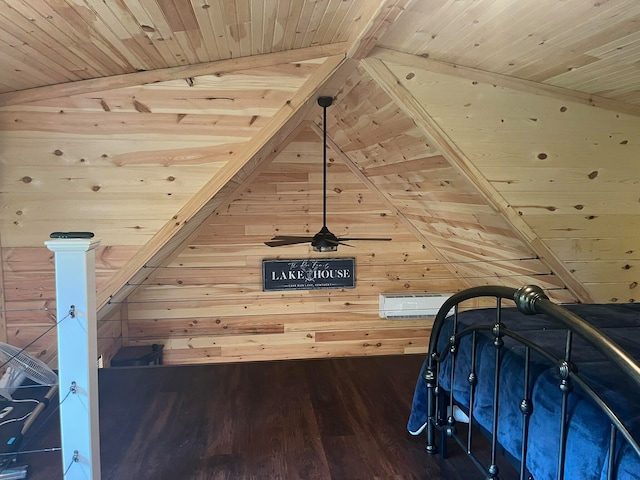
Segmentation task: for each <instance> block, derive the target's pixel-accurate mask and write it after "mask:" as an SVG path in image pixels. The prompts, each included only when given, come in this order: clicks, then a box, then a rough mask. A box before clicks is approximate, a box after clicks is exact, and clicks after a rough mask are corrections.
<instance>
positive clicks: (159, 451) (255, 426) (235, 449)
mask: <svg viewBox="0 0 640 480" xmlns="http://www.w3.org/2000/svg"><path fill="white" fill-rule="evenodd" d="M423 358H424V357H423V355H411V356H385V357H368V358H345V359H327V360H306V361H282V362H260V363H241V364H228V365H207V366H182V367H172V366H161V367H131V368H128V367H127V368H111V369H103V370H101V371H100V377H99V378H100V429H101V462H102V479H103V480H129V479H131V480H134V479H135V480H146V479H153V480H183V479H185V480H188V479H197V480H213V479H216V480H217V479H220V480H222V479H305V480H306V479H339V480H348V479H363V480H364V479H366V480H370V479H432V480H436V479H460V480H462V479H464V480H468V479H473V478H482V476H481V475H479V474H478V473H477V472H476V471H475V470H473V467H472V465H471V462H470V461H469V460H468V459H467V458H466V456H465V455H463V453H462V452H460V451H458V450H457V449H452V452H451V453H452V456H451V458H450V459H448V460H446V461H441V460H439V458H434V457H430V456H428V455H427V454H426V453H425V452H424V437H422V436H420V437H411V436H410V435H409V434H408V433H407V432H406V428H405V426H406V422H407V418H408V415H409V409H410V405H411V399H412V395H413V388H414V384H415V380H416V376H417V374H418V372H419V368H420V364H421V362H422V360H423ZM50 408H51V407H50ZM43 418H45V416H44V415H43ZM42 423H44V422H42ZM32 431H34V432H35V433H36V434H37V435H36V438H33V439H31V440H29V445H28V447H29V448H30V449H31V448H38V447H51V446H59V444H60V440H59V426H58V417H57V415H53V416H51V418H50V419H49V420H47V422H46V423H45V424H44V425H43V426H42V427H39V426H38V425H35V426H34V428H33V429H32ZM20 459H21V460H22V461H23V462H27V463H30V464H31V470H32V474H31V476H30V478H31V479H32V480H56V479H61V478H62V461H61V459H60V453H59V452H56V453H39V454H31V455H22V456H21V458H20Z"/></svg>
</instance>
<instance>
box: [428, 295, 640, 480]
mask: <svg viewBox="0 0 640 480" xmlns="http://www.w3.org/2000/svg"><path fill="white" fill-rule="evenodd" d="M479 297H492V298H494V299H495V301H496V305H495V312H496V316H495V320H494V321H493V322H492V323H491V324H485V325H473V326H472V327H466V328H463V329H462V330H460V331H458V316H459V305H460V303H461V302H464V301H467V300H470V299H474V298H479ZM505 299H506V300H511V301H513V302H514V303H515V306H516V307H517V309H518V311H519V312H521V313H523V314H525V315H535V314H546V315H547V317H548V318H550V319H552V320H553V321H554V322H557V323H558V324H560V325H561V326H562V327H564V329H565V331H566V338H565V341H564V344H565V348H564V353H563V355H557V354H553V353H551V352H549V351H546V350H545V349H544V348H541V347H540V346H539V345H537V344H536V343H535V342H532V341H530V340H528V339H527V338H525V337H523V336H522V335H519V334H518V333H516V332H514V331H511V330H509V328H507V326H505V325H504V324H503V323H502V313H501V312H502V301H503V300H505ZM452 309H453V311H454V313H453V315H451V316H447V315H448V313H449V312H450V311H451V310H452ZM445 325H448V326H449V327H450V328H451V332H452V333H451V334H450V335H449V338H448V341H447V344H446V347H445V348H442V346H441V347H440V348H441V349H442V351H439V349H438V344H439V337H440V334H441V332H442V330H443V327H444V326H445ZM481 332H490V333H489V334H490V336H491V339H492V342H491V343H492V344H493V346H494V347H495V366H494V372H493V376H494V377H493V384H494V391H493V396H494V398H493V422H492V424H491V428H490V431H489V432H486V433H488V435H489V439H490V441H491V453H490V457H491V458H490V461H489V465H488V466H486V467H485V466H484V465H483V464H482V463H481V462H480V461H479V460H478V458H477V457H476V455H475V454H474V452H473V451H472V446H471V438H472V431H473V429H472V428H471V426H472V425H473V424H474V409H473V405H474V394H475V390H476V385H477V382H478V377H477V374H476V365H475V362H476V353H475V348H476V344H477V335H479V334H480V333H481ZM464 336H471V338H472V340H471V345H472V349H473V350H472V352H471V360H470V362H471V366H470V371H469V372H468V376H467V382H468V385H469V405H468V406H465V407H466V408H467V409H468V410H467V411H468V416H469V429H468V434H467V439H466V442H465V440H464V439H462V438H461V437H460V436H459V435H458V433H457V428H456V418H455V415H453V413H452V410H453V408H454V405H455V400H454V392H453V386H454V385H455V378H454V375H455V370H456V368H455V361H456V356H457V354H458V348H459V343H460V339H461V338H463V337H464ZM574 336H575V337H578V338H582V339H584V341H586V342H588V344H590V345H591V346H592V347H593V348H594V349H595V350H597V351H598V352H599V353H600V354H601V355H602V356H604V357H605V358H606V359H609V360H610V361H612V362H614V363H615V365H616V366H617V368H619V369H620V371H622V372H624V374H625V376H626V378H627V379H628V381H629V382H630V383H631V384H632V385H634V387H635V388H636V389H637V391H638V392H640V364H639V363H638V362H637V361H636V360H635V359H634V358H633V357H631V356H630V355H629V354H628V353H627V352H626V351H624V350H623V349H622V348H621V347H620V346H618V345H617V344H616V343H615V342H614V341H612V340H611V339H610V338H609V337H607V336H606V335H604V334H603V333H602V332H600V331H599V330H598V329H597V328H595V327H593V326H592V325H590V324H588V323H586V322H585V321H584V320H582V319H581V318H580V317H579V316H577V315H576V314H574V313H573V312H571V311H569V310H567V309H565V308H564V307H562V306H560V305H557V304H555V303H553V302H551V301H550V300H549V298H548V297H547V296H546V295H545V294H544V292H543V291H542V289H540V288H539V287H537V286H526V287H522V288H520V289H515V288H510V287H503V286H483V287H475V288H470V289H467V290H464V291H462V292H460V293H457V294H455V295H453V296H452V297H450V298H449V299H448V300H447V301H446V302H445V303H444V305H443V306H442V308H441V309H440V311H439V312H438V314H437V316H436V318H435V321H434V324H433V327H432V333H431V338H430V342H429V352H428V357H427V359H426V367H425V370H424V377H423V378H424V381H425V384H426V388H427V407H426V408H427V426H426V436H427V444H426V451H427V452H428V453H431V454H434V453H437V452H438V447H437V444H436V432H439V433H440V435H439V436H440V452H441V453H443V454H446V439H447V438H452V439H454V440H455V441H456V442H457V443H458V444H459V445H460V446H461V447H462V448H463V449H464V450H466V453H467V455H469V457H470V458H471V460H472V461H473V462H474V463H475V464H476V466H477V467H478V468H479V469H480V470H481V471H483V472H484V474H485V475H487V478H491V479H498V478H499V474H500V472H499V468H498V465H497V461H496V457H497V455H498V451H499V445H498V442H499V439H498V433H497V432H498V404H499V400H500V369H501V357H502V347H503V345H504V338H505V337H509V338H511V339H513V340H514V341H516V342H517V343H519V344H521V345H522V346H523V348H524V371H523V376H524V381H523V391H522V399H521V401H520V404H519V405H518V408H519V410H520V412H521V414H522V432H521V435H522V450H521V452H519V453H520V459H521V461H520V465H519V469H520V478H521V479H523V480H524V479H528V478H532V477H531V476H530V474H529V473H528V471H527V468H526V464H527V455H528V451H527V448H528V426H529V419H530V416H531V413H532V410H533V405H532V398H531V391H530V385H529V375H530V372H529V367H530V358H531V353H532V352H537V354H539V355H541V356H542V357H544V358H545V359H546V360H548V362H550V364H553V365H555V366H556V368H557V373H558V374H559V378H560V382H559V385H558V387H559V390H560V392H561V394H560V396H561V406H560V408H561V414H560V419H561V421H560V425H559V426H558V429H559V432H560V433H559V438H560V442H559V443H560V444H559V445H558V461H557V478H558V479H563V478H564V470H565V459H566V451H565V448H566V443H567V428H568V419H567V415H568V402H569V399H570V395H571V393H572V391H573V390H574V387H575V386H576V385H579V386H580V388H581V390H582V391H583V392H584V393H586V395H588V396H589V397H590V398H591V399H592V400H593V402H594V403H595V404H596V405H597V406H598V407H599V408H600V409H601V410H602V411H603V412H604V413H605V414H606V415H607V417H608V418H609V421H610V425H611V427H610V440H609V453H608V457H609V465H608V476H609V477H608V478H615V477H613V475H614V471H615V468H614V465H613V462H614V461H615V457H616V455H615V448H616V444H617V442H618V437H619V436H620V435H621V436H622V437H624V439H625V440H626V442H628V444H629V445H630V446H631V447H632V448H633V450H635V452H636V454H637V455H638V456H639V457H640V446H639V445H638V439H635V438H633V436H632V435H631V433H630V432H629V430H628V429H627V428H626V426H625V425H624V423H623V421H622V420H621V419H620V418H619V417H618V415H617V413H616V412H615V411H614V410H613V409H612V408H611V407H610V406H609V405H608V404H607V402H605V400H604V399H603V398H602V396H601V395H599V394H598V392H597V391H595V390H594V389H593V388H592V387H591V386H590V385H589V383H588V382H586V381H585V380H584V378H583V377H581V375H580V374H579V372H578V368H577V366H576V365H575V364H574V363H573V361H572V353H573V342H574ZM440 343H441V342H440ZM441 345H442V344H441ZM447 356H450V359H449V361H450V362H451V365H450V376H451V378H450V385H451V387H452V388H451V391H450V392H446V394H447V395H445V392H444V391H443V389H442V388H441V386H440V383H439V373H440V371H439V368H440V365H441V363H442V362H443V361H444V359H445V358H447Z"/></svg>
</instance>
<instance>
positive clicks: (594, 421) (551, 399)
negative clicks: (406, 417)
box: [409, 287, 640, 480]
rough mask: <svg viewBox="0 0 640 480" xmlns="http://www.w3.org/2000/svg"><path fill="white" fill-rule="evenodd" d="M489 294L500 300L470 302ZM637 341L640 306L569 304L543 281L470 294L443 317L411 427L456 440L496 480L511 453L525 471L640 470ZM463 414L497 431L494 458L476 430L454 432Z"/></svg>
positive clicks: (430, 443)
mask: <svg viewBox="0 0 640 480" xmlns="http://www.w3.org/2000/svg"><path fill="white" fill-rule="evenodd" d="M486 296H490V297H493V298H494V299H495V305H496V306H495V308H485V309H477V310H471V311H463V310H464V306H465V304H464V302H465V301H467V300H470V299H475V298H478V297H486ZM509 300H511V301H514V302H515V305H516V307H512V308H507V306H506V304H510V305H513V303H511V302H510V301H509ZM503 303H505V307H503ZM452 308H454V312H455V313H454V314H453V315H451V316H448V317H447V313H448V312H449V311H450V310H451V309H452ZM639 339H640V304H624V305H620V304H611V305H566V306H564V307H563V306H559V305H556V304H554V303H553V302H551V301H549V300H548V299H547V297H546V296H545V295H544V293H543V292H542V290H540V289H538V288H536V287H525V288H523V289H520V290H515V289H512V288H507V287H478V288H472V289H469V290H467V291H464V292H461V293H459V294H457V295H454V296H453V297H451V298H450V299H449V300H448V301H447V302H446V303H445V304H444V305H443V307H442V309H441V310H440V312H439V313H438V315H437V317H436V320H435V322H434V326H433V331H432V337H431V342H430V346H429V354H428V356H427V359H426V360H425V363H424V365H423V369H422V372H421V377H420V379H419V381H418V385H417V386H416V391H415V396H414V402H413V407H412V412H411V417H410V421H409V430H410V431H411V432H413V433H418V432H419V431H420V430H421V429H422V427H423V426H424V427H425V430H426V433H427V447H426V448H427V451H428V452H430V453H435V452H436V451H437V450H438V449H439V450H440V451H441V452H442V453H445V454H446V449H447V447H446V445H447V441H448V440H449V439H455V440H456V441H457V443H459V444H460V446H461V447H462V448H463V449H464V450H465V451H468V452H469V455H470V457H471V458H472V459H473V460H474V462H475V463H476V464H477V466H478V467H479V468H480V469H481V470H483V471H484V473H485V475H486V476H487V478H500V471H499V468H498V466H497V465H496V463H495V458H496V455H497V454H498V453H504V454H505V455H506V456H507V457H508V458H510V459H511V461H512V462H513V463H514V464H517V465H518V466H519V467H518V468H519V470H520V478H522V479H529V478H534V479H535V480H544V479H563V478H567V479H574V478H580V479H598V480H600V479H625V480H626V479H638V478H640V447H639V446H638V443H639V439H640V402H639V401H638V398H639V397H640V363H639V362H638V360H640V341H639ZM456 411H461V412H462V413H463V414H466V416H467V417H468V418H469V421H470V425H471V426H473V427H474V428H470V429H469V431H471V432H478V431H479V432H481V433H482V434H484V435H486V436H487V437H488V438H490V439H491V442H492V454H491V457H490V459H489V460H488V462H487V463H486V464H483V463H482V462H480V461H479V460H477V458H476V457H475V455H474V453H473V449H472V448H471V447H470V445H471V444H472V438H473V434H469V435H466V437H465V438H462V437H460V436H459V435H457V432H458V426H459V424H460V421H459V418H460V417H461V415H455V414H454V412H456ZM465 430H466V429H465ZM438 433H439V434H440V435H439V437H440V438H439V442H438V441H437V436H438V435H437V434H438Z"/></svg>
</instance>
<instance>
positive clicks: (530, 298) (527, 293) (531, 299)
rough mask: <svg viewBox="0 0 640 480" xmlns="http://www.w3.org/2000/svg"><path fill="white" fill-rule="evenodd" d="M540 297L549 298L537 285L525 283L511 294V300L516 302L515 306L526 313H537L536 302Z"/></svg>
mask: <svg viewBox="0 0 640 480" xmlns="http://www.w3.org/2000/svg"><path fill="white" fill-rule="evenodd" d="M541 299H544V300H549V297H547V296H546V295H545V294H544V291H543V290H542V289H541V288H540V287H538V286H537V285H527V286H525V287H522V288H519V289H518V290H517V291H516V293H514V295H513V301H514V302H516V307H518V310H520V311H521V312H522V313H524V314H526V315H533V314H535V313H538V312H537V311H536V302H537V301H538V300H541Z"/></svg>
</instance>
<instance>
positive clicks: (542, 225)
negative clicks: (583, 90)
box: [389, 64, 640, 302]
mask: <svg viewBox="0 0 640 480" xmlns="http://www.w3.org/2000/svg"><path fill="white" fill-rule="evenodd" d="M389 66H390V68H391V69H392V70H393V71H394V73H395V75H396V77H397V78H398V80H399V82H401V83H402V84H403V85H404V86H406V88H407V89H408V90H409V91H410V92H411V93H412V94H413V95H414V97H415V98H416V99H418V100H419V101H420V103H421V104H422V105H423V106H425V108H426V109H427V110H428V111H429V113H430V115H432V117H433V118H434V119H435V120H436V121H437V122H438V123H439V125H440V126H441V127H442V129H443V130H445V131H446V132H447V133H448V135H449V136H450V138H451V139H452V141H453V142H455V144H456V145H457V146H458V147H459V148H460V149H461V150H462V151H463V152H464V154H465V155H466V156H467V158H469V159H470V161H471V162H473V164H474V165H475V166H476V167H477V169H478V170H479V171H480V173H481V175H483V176H484V177H485V178H486V179H487V180H488V181H489V182H491V184H492V185H493V186H494V187H495V189H496V191H497V192H498V193H499V195H501V196H502V197H503V198H504V200H505V201H506V202H507V203H508V204H509V205H510V206H511V208H513V209H514V211H515V212H517V215H519V216H520V218H522V219H523V220H524V221H525V222H526V223H527V224H528V225H529V226H530V227H531V229H532V230H533V231H534V232H535V234H536V235H537V236H538V237H539V239H540V240H541V241H542V242H544V243H545V244H546V245H547V246H548V248H549V249H551V250H552V251H553V252H554V253H555V255H556V256H557V257H558V258H559V259H560V260H561V261H562V262H564V264H565V265H566V266H567V268H568V269H569V270H570V271H571V272H572V273H573V275H574V276H575V278H576V279H577V280H578V281H579V282H580V283H581V284H582V285H584V287H585V288H586V289H587V290H588V291H589V293H590V294H591V297H592V298H593V299H594V301H596V302H634V301H638V300H639V299H640V293H638V292H639V290H638V288H637V287H638V284H639V283H640V275H639V272H640V248H638V241H637V239H638V238H639V237H640V201H639V196H638V185H639V184H640V166H639V165H638V157H639V156H640V141H639V137H638V131H640V118H639V117H637V116H632V115H628V114H623V113H617V112H614V111H610V110H604V109H600V108H597V107H592V106H587V105H583V104H578V103H574V102H571V101H567V100H563V99H559V98H549V97H545V96H544V95H535V94H533V93H525V92H520V91H516V90H512V89H509V88H504V87H497V86H496V85H491V84H488V83H483V82H477V81H472V80H468V79H463V78H458V77H452V76H449V75H444V74H439V73H434V72H430V71H427V70H422V69H419V68H415V67H414V66H400V65H394V64H389Z"/></svg>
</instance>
